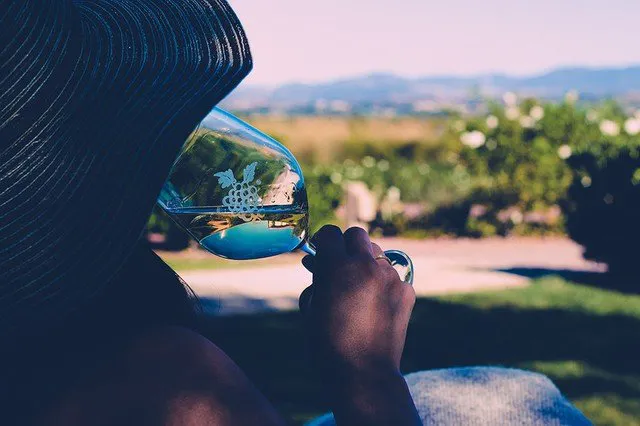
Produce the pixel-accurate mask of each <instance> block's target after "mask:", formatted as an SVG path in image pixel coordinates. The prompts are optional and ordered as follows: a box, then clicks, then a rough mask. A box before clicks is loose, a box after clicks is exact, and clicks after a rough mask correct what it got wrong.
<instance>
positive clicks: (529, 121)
mask: <svg viewBox="0 0 640 426" xmlns="http://www.w3.org/2000/svg"><path fill="white" fill-rule="evenodd" d="M519 121H520V125H521V126H522V127H524V128H525V129H530V128H532V127H533V126H535V124H536V120H534V119H533V117H529V116H528V115H524V116H522V117H520V120H519Z"/></svg>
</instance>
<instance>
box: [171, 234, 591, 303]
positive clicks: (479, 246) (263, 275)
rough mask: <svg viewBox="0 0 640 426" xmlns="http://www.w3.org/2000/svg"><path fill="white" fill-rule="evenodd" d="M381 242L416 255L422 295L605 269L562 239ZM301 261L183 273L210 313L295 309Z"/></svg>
mask: <svg viewBox="0 0 640 426" xmlns="http://www.w3.org/2000/svg"><path fill="white" fill-rule="evenodd" d="M378 243H379V244H380V245H381V246H382V247H384V248H397V249H400V250H404V251H405V252H407V253H408V254H409V255H410V256H411V257H412V259H413V261H414V266H415V271H416V275H415V282H414V287H415V289H416V293H417V294H418V295H419V296H429V295H435V294H444V293H453V292H469V291H477V290H490V289H503V288H511V287H521V286H525V285H527V283H528V281H529V278H527V277H526V276H523V274H522V270H524V269H526V270H535V271H538V270H542V271H541V272H542V273H546V272H547V271H548V272H549V273H553V271H556V270H571V271H602V270H603V267H602V266H601V265H597V264H594V263H591V262H586V261H585V260H583V259H582V256H581V250H580V247H579V246H577V245H575V244H574V243H573V242H571V241H569V240H566V239H560V238H551V239H526V238H522V239H486V240H462V239H458V240H428V241H412V240H401V239H384V240H380V241H378ZM298 259H299V258H298V257H296V256H292V263H285V264H279V265H274V266H261V267H252V268H234V269H219V270H211V271H188V272H184V273H181V274H180V275H181V276H182V277H183V278H184V279H185V281H186V282H187V283H188V284H189V285H190V286H191V287H192V288H193V290H194V291H195V292H196V293H197V294H198V295H199V296H200V297H201V298H202V299H203V303H204V306H205V308H206V309H207V311H209V312H212V313H217V314H221V315H228V314H237V313H255V312H262V311H272V310H291V309H296V308H297V300H298V296H299V294H300V292H301V291H302V290H303V289H304V288H305V287H306V286H307V285H308V284H309V283H310V282H311V274H309V273H308V272H307V271H306V270H305V269H304V268H303V267H302V266H301V265H300V264H299V263H298V262H297V260H298ZM535 271H534V272H535ZM538 272H540V271H538Z"/></svg>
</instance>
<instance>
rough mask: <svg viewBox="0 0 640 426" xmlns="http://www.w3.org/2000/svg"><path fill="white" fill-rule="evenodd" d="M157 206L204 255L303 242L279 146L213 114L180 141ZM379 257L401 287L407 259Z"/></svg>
mask: <svg viewBox="0 0 640 426" xmlns="http://www.w3.org/2000/svg"><path fill="white" fill-rule="evenodd" d="M158 204H159V205H160V206H161V207H162V208H163V209H164V211H166V212H167V213H168V214H169V216H170V217H171V218H172V219H173V220H174V221H175V222H176V223H178V224H179V225H180V226H181V227H182V228H184V229H185V230H186V231H187V232H188V233H189V234H191V235H192V236H193V237H194V238H195V239H196V240H197V241H198V242H199V243H200V245H201V246H202V247H204V248H205V249H207V250H208V251H209V252H211V253H213V254H215V255H218V256H221V257H224V258H228V259H258V258H262V257H268V256H275V255H278V254H282V253H287V252H290V251H293V250H296V249H300V250H303V251H305V252H306V253H309V254H311V255H315V249H314V248H313V246H312V245H311V244H309V242H308V224H309V215H308V212H309V206H308V203H307V192H306V188H305V185H304V178H303V176H302V170H301V169H300V165H299V164H298V162H297V161H296V159H295V157H294V156H293V155H292V154H291V152H289V150H288V149H287V148H285V147H284V146H283V145H282V144H280V143H278V142H277V141H275V140H274V139H272V138H270V137H269V136H267V135H265V134H264V133H261V132H260V131H258V130H256V129H255V128H253V127H252V126H250V125H249V124H247V123H245V122H243V121H241V120H240V119H238V118H236V117H234V116H233V115H231V114H229V113H227V112H225V111H223V110H221V109H219V108H214V109H213V110H212V111H211V112H210V113H209V114H208V115H207V116H206V117H205V118H204V120H202V122H201V123H200V125H199V126H198V127H197V128H196V130H195V131H194V132H193V133H192V134H191V136H190V137H189V139H188V140H187V141H186V142H185V144H184V146H183V148H182V151H181V152H180V155H179V156H178V158H177V159H176V161H175V162H174V164H173V167H172V169H171V172H170V174H169V178H168V179H167V181H166V183H165V185H164V187H163V188H162V192H161V193H160V196H159V197H158ZM385 255H386V256H387V258H388V259H389V261H390V262H391V264H392V265H393V266H394V268H396V270H397V271H398V273H399V274H400V278H401V279H402V280H403V281H405V282H407V283H412V281H413V265H412V263H411V259H410V258H409V257H408V256H407V255H406V254H405V253H403V252H400V251H397V250H388V251H385Z"/></svg>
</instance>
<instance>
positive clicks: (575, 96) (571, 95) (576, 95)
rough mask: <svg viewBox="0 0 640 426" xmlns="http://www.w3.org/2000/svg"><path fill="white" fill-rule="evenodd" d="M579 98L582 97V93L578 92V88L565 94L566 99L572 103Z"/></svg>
mask: <svg viewBox="0 0 640 426" xmlns="http://www.w3.org/2000/svg"><path fill="white" fill-rule="evenodd" d="M579 98H580V94H579V93H578V91H577V90H569V91H568V92H567V93H566V94H565V95H564V100H565V101H566V102H567V103H570V104H575V103H576V102H577V101H578V99H579Z"/></svg>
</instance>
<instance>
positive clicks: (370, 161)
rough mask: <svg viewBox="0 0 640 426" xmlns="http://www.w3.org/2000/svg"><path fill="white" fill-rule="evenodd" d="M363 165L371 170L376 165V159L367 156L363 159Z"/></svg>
mask: <svg viewBox="0 0 640 426" xmlns="http://www.w3.org/2000/svg"><path fill="white" fill-rule="evenodd" d="M362 165H363V166H365V167H367V168H371V167H373V166H375V165H376V159H375V158H373V157H372V156H370V155H367V156H365V157H364V158H363V159H362Z"/></svg>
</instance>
